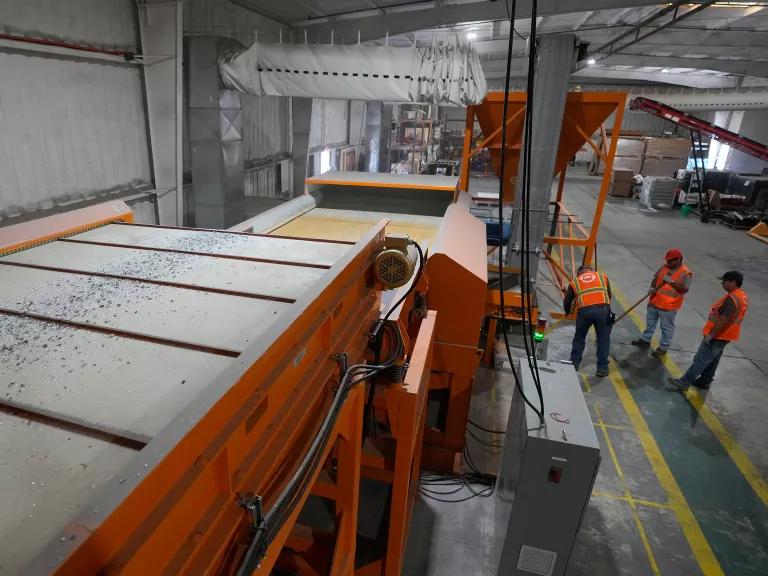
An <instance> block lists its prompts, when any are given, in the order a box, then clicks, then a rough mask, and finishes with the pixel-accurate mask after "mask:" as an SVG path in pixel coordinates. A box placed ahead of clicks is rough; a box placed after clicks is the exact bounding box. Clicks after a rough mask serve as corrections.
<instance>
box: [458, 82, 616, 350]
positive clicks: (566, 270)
mask: <svg viewBox="0 0 768 576" xmlns="http://www.w3.org/2000/svg"><path fill="white" fill-rule="evenodd" d="M626 97H627V95H626V94H625V93H620V92H570V93H569V94H568V96H567V98H566V107H565V114H564V117H563V129H562V131H561V134H560V145H559V148H558V153H557V159H556V162H555V175H557V176H558V186H557V196H556V198H555V200H554V201H553V202H551V203H550V205H551V206H553V208H554V225H553V226H552V229H551V233H550V234H548V235H545V236H544V244H545V245H546V249H545V250H544V251H543V254H544V256H545V258H546V260H547V264H548V266H549V269H550V272H551V275H552V280H553V281H554V283H555V284H557V286H558V288H559V289H560V290H561V292H565V290H566V289H567V287H568V284H569V283H570V281H571V280H572V278H573V276H575V274H576V270H577V268H578V266H579V265H581V264H592V263H593V260H594V255H595V246H596V244H597V236H598V232H599V230H600V221H601V219H602V214H603V206H604V205H605V200H606V197H607V195H608V189H609V188H610V182H611V173H612V171H613V159H614V156H615V154H616V146H617V144H618V139H619V134H620V127H621V122H622V119H623V117H624V108H625V106H626ZM503 103H504V95H503V93H501V92H492V93H489V94H488V96H487V97H486V100H485V101H483V103H481V104H478V105H474V106H469V107H467V117H466V122H465V126H464V152H463V154H462V164H461V173H460V177H459V189H460V190H468V187H469V164H470V159H471V158H472V156H474V155H475V154H477V153H478V152H479V151H480V150H481V149H482V148H490V149H491V152H492V158H493V160H494V165H495V167H496V171H497V173H499V172H500V154H499V152H500V149H501V130H502V127H501V108H502V106H503ZM509 103H510V106H509V108H510V111H509V112H508V118H507V121H506V129H507V131H508V132H507V142H508V154H507V158H508V159H507V166H506V169H505V176H509V178H510V179H509V181H508V182H507V183H506V184H505V189H504V193H503V198H504V202H511V201H513V199H514V181H515V176H516V174H517V164H518V160H519V157H520V143H521V140H522V127H523V120H524V112H525V104H526V95H525V93H523V92H514V93H510V94H509ZM612 113H615V117H614V129H613V131H612V135H611V138H610V144H609V145H608V146H607V147H605V145H603V146H598V145H597V144H595V143H594V142H593V141H592V137H591V135H592V134H593V133H595V132H596V131H597V130H598V129H599V130H600V132H601V134H603V139H602V142H603V143H604V142H606V141H607V136H606V132H605V129H604V121H605V120H606V119H607V118H608V117H609V116H610V115H611V114H612ZM475 120H477V121H478V122H479V123H480V126H481V129H482V130H483V132H484V133H485V134H486V136H485V138H484V139H483V141H482V142H481V143H480V144H479V146H477V147H475V148H472V140H473V131H474V126H475ZM585 142H586V143H587V144H588V145H589V146H590V147H591V148H592V149H593V150H594V151H595V154H596V155H597V156H598V158H599V159H601V160H602V161H603V163H604V164H605V172H604V174H603V178H602V181H601V183H600V191H599V193H598V196H597V200H596V202H595V211H594V214H593V217H592V225H591V227H590V228H589V229H587V228H586V227H585V226H584V225H583V224H582V222H581V220H579V218H578V217H577V216H575V215H573V214H572V213H571V212H569V210H568V209H567V207H566V205H565V202H564V199H563V196H564V190H565V178H566V172H567V169H568V162H569V160H570V159H571V158H572V157H573V155H574V154H575V153H576V151H577V150H578V149H579V148H581V146H582V145H583V144H584V143H585ZM577 250H582V251H583V255H582V256H581V257H580V258H578V257H577ZM490 253H491V252H490V250H489V254H490ZM489 270H492V271H498V267H494V266H491V267H489ZM508 271H512V270H508ZM499 300H500V298H499V295H498V290H491V289H489V291H488V296H487V298H486V314H487V316H488V334H489V338H488V342H487V344H486V349H485V355H484V360H485V361H486V362H489V361H490V360H491V359H492V353H493V342H494V338H493V337H492V336H491V335H492V334H495V329H496V321H497V320H498V319H499V318H500V317H501V316H500V315H501V313H502V312H503V313H504V314H505V316H506V318H508V319H514V320H521V319H522V317H521V315H520V310H519V309H520V308H521V306H522V302H521V298H520V295H519V294H516V293H513V292H509V293H507V294H505V302H504V303H505V310H504V311H501V310H500V305H499ZM558 316H560V315H559V314H558ZM534 317H535V315H534Z"/></svg>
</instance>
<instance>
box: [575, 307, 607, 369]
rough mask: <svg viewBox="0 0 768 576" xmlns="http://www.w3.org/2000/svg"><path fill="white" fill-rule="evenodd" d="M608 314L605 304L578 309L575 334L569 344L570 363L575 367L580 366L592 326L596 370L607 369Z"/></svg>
mask: <svg viewBox="0 0 768 576" xmlns="http://www.w3.org/2000/svg"><path fill="white" fill-rule="evenodd" d="M610 312H611V308H610V307H609V306H607V305H606V304H600V305H597V306H586V307H585V308H581V309H579V311H578V313H577V314H576V333H575V334H574V335H573V343H572V344H571V362H573V363H574V364H575V365H578V364H581V357H582V355H583V354H584V345H585V342H586V339H587V332H589V328H590V326H594V327H595V335H596V336H597V369H598V370H607V369H608V353H609V352H610V348H611V327H610V326H608V324H607V320H608V314H609V313H610Z"/></svg>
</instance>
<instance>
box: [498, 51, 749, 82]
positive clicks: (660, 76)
mask: <svg viewBox="0 0 768 576" xmlns="http://www.w3.org/2000/svg"><path fill="white" fill-rule="evenodd" d="M519 60H520V62H519V63H516V62H513V68H512V75H511V78H512V80H513V84H518V85H523V84H525V74H526V72H527V69H526V68H525V67H524V65H525V63H527V61H528V60H527V59H525V58H521V59H519ZM483 71H484V72H485V79H486V81H488V82H489V83H493V81H494V80H498V81H501V80H502V79H503V78H504V74H505V73H506V72H505V70H504V69H501V70H498V69H489V70H486V69H485V66H484V67H483ZM571 78H572V81H573V82H579V81H581V82H589V79H592V78H599V79H611V80H616V81H617V82H621V81H622V80H641V81H644V82H662V83H664V84H672V85H675V86H689V87H691V88H733V87H735V86H736V83H737V81H738V79H737V78H736V77H734V76H715V75H709V74H668V73H665V72H651V71H647V70H611V69H610V68H584V69H582V70H578V71H576V72H574V73H572V74H571Z"/></svg>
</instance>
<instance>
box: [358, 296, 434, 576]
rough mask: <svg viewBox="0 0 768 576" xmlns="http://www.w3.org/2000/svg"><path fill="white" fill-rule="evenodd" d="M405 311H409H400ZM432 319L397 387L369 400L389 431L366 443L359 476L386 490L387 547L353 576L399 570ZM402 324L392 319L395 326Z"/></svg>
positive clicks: (417, 462) (413, 487)
mask: <svg viewBox="0 0 768 576" xmlns="http://www.w3.org/2000/svg"><path fill="white" fill-rule="evenodd" d="M408 309H410V306H406V307H403V308H402V309H401V310H403V311H405V310H408ZM404 315H406V314H403V316H404ZM437 316H438V314H437V312H435V311H434V310H430V311H428V312H427V313H426V316H425V317H424V319H422V320H421V321H420V322H418V323H417V324H418V328H417V330H418V333H417V336H416V339H415V341H414V344H413V348H412V350H411V352H410V354H409V366H408V370H407V372H406V374H405V378H404V380H403V382H402V384H397V383H390V384H388V385H386V386H385V387H383V388H382V389H380V391H379V392H378V393H377V395H376V397H375V399H374V409H375V411H376V417H377V419H378V420H382V421H386V422H387V424H388V427H389V430H390V432H389V435H387V436H386V437H382V436H379V437H377V438H375V439H373V440H371V441H370V442H371V444H372V445H373V446H371V445H369V446H368V448H367V449H364V451H363V469H362V476H363V477H365V478H367V479H370V480H375V481H378V482H383V483H386V484H390V485H391V497H390V505H389V511H388V526H387V547H386V555H385V557H384V558H381V559H377V560H374V561H373V562H371V563H369V564H367V565H365V566H362V567H360V568H358V570H357V571H356V574H357V576H374V575H375V576H379V575H385V576H397V575H398V574H400V571H401V567H402V563H403V558H404V555H405V541H406V538H407V536H408V527H409V523H410V518H411V511H412V509H413V501H414V499H415V497H416V494H417V492H418V482H419V471H420V469H421V454H422V441H423V437H424V427H425V416H426V407H427V392H428V389H429V380H430V370H431V367H432V359H433V352H434V341H435V325H436V321H437ZM403 320H404V319H402V318H401V319H400V320H398V323H399V324H400V325H401V327H403ZM371 448H375V450H374V449H371Z"/></svg>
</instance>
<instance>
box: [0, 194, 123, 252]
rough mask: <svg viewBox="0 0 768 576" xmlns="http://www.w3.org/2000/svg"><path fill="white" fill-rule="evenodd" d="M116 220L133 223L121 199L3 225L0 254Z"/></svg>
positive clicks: (0, 229)
mask: <svg viewBox="0 0 768 576" xmlns="http://www.w3.org/2000/svg"><path fill="white" fill-rule="evenodd" d="M116 220H120V221H122V222H133V212H131V210H130V208H128V206H127V205H126V204H125V202H122V201H120V200H116V201H114V202H105V203H104V204H96V205H95V206H89V207H87V208H81V209H79V210H73V211H71V212H66V213H64V214H56V215H54V216H48V217H46V218H40V219H38V220H31V221H29V222H22V223H21V224H14V225H12V226H6V227H4V228H0V254H5V253H7V252H10V251H13V250H18V249H20V248H25V247H27V246H32V245H34V244H40V243H42V242H46V241H48V240H51V239H53V238H58V237H60V236H62V235H64V234H70V233H72V232H76V231H79V230H87V229H88V228H91V227H93V226H99V225H101V224H105V223H107V222H115V221H116Z"/></svg>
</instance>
